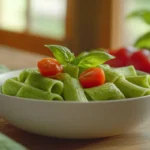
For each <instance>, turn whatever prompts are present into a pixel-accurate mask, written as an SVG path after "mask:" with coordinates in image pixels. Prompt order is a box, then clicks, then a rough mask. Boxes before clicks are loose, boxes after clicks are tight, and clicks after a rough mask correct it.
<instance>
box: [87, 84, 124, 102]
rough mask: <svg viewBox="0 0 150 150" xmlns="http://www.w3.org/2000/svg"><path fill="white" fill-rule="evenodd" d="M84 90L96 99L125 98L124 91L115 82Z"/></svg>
mask: <svg viewBox="0 0 150 150" xmlns="http://www.w3.org/2000/svg"><path fill="white" fill-rule="evenodd" d="M84 91H85V93H86V95H88V97H89V98H91V99H92V100H94V101H95V100H117V99H124V98H125V96H124V95H123V94H122V92H121V91H120V90H119V89H118V88H117V87H116V86H115V85H114V84H113V83H105V84H103V85H101V86H97V87H93V88H87V89H84ZM91 99H90V100H91Z"/></svg>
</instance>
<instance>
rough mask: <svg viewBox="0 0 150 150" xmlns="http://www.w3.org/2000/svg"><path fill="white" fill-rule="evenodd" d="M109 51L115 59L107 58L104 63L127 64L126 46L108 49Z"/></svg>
mask: <svg viewBox="0 0 150 150" xmlns="http://www.w3.org/2000/svg"><path fill="white" fill-rule="evenodd" d="M109 53H110V54H111V55H113V56H115V57H116V58H115V59H112V60H109V61H107V62H106V64H109V65H110V66H112V67H123V66H128V65H129V60H130V52H129V51H128V49H127V48H120V49H118V50H110V51H109Z"/></svg>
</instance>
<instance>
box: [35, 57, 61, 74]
mask: <svg viewBox="0 0 150 150" xmlns="http://www.w3.org/2000/svg"><path fill="white" fill-rule="evenodd" d="M37 66H38V68H39V71H40V73H41V75H43V76H46V77H49V76H54V75H56V74H58V73H61V72H62V71H63V67H62V65H61V64H60V63H59V62H58V61H57V60H56V59H54V58H44V59H42V60H40V61H39V62H38V64H37Z"/></svg>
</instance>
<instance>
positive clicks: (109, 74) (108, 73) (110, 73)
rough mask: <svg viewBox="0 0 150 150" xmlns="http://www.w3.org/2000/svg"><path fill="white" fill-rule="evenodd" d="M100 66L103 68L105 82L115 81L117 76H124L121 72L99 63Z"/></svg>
mask: <svg viewBox="0 0 150 150" xmlns="http://www.w3.org/2000/svg"><path fill="white" fill-rule="evenodd" d="M100 67H101V68H103V70H104V72H105V78H106V81H107V82H115V81H116V80H117V79H119V78H125V77H124V75H123V74H122V73H120V72H117V71H115V70H113V69H111V68H108V67H105V66H103V65H101V66H100Z"/></svg>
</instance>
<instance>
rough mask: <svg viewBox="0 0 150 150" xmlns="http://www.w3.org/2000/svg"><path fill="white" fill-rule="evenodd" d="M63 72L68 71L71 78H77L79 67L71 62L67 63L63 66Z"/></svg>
mask: <svg viewBox="0 0 150 150" xmlns="http://www.w3.org/2000/svg"><path fill="white" fill-rule="evenodd" d="M64 73H68V74H69V75H70V76H71V77H73V78H78V75H79V67H78V66H75V65H72V64H67V65H65V66H64Z"/></svg>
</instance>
